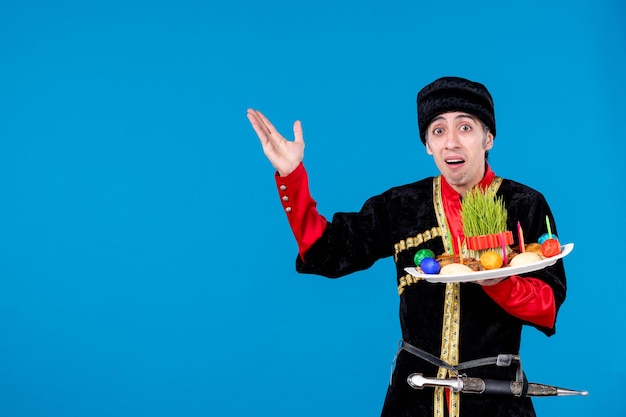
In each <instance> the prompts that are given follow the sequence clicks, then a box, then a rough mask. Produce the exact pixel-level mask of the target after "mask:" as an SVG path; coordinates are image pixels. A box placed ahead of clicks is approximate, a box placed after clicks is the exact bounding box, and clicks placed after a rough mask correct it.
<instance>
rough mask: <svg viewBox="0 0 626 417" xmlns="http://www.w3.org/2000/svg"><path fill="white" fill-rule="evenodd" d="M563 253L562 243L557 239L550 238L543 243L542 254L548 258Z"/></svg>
mask: <svg viewBox="0 0 626 417" xmlns="http://www.w3.org/2000/svg"><path fill="white" fill-rule="evenodd" d="M559 253H561V244H560V243H559V241H558V240H556V239H548V240H546V241H545V242H543V243H542V244H541V254H542V255H543V256H545V257H546V258H550V257H552V256H556V255H558V254H559Z"/></svg>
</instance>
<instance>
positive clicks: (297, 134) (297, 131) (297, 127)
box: [293, 120, 304, 142]
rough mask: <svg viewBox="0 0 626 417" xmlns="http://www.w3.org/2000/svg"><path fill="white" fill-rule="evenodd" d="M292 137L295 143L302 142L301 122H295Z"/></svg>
mask: <svg viewBox="0 0 626 417" xmlns="http://www.w3.org/2000/svg"><path fill="white" fill-rule="evenodd" d="M293 136H294V141H295V142H304V132H303V131H302V122H300V120H296V121H295V123H294V124H293Z"/></svg>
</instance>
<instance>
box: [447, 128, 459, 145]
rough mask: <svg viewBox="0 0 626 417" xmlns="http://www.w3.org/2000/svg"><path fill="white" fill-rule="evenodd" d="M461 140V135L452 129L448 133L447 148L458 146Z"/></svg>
mask: <svg viewBox="0 0 626 417" xmlns="http://www.w3.org/2000/svg"><path fill="white" fill-rule="evenodd" d="M460 143H461V142H460V140H459V135H457V134H456V132H454V131H452V132H448V134H447V135H446V142H445V144H446V148H449V149H450V148H457V147H458V146H459V144H460Z"/></svg>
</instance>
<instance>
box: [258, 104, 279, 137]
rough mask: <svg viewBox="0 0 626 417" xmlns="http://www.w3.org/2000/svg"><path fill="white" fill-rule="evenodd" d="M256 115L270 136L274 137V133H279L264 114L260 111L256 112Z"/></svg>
mask: <svg viewBox="0 0 626 417" xmlns="http://www.w3.org/2000/svg"><path fill="white" fill-rule="evenodd" d="M255 114H256V115H257V116H258V118H259V120H260V121H261V122H262V123H263V125H264V126H265V128H266V129H267V132H268V134H270V135H273V134H274V133H278V130H276V128H275V127H274V125H273V124H272V122H270V121H269V119H268V118H267V117H265V115H264V114H263V113H261V112H260V111H258V110H255Z"/></svg>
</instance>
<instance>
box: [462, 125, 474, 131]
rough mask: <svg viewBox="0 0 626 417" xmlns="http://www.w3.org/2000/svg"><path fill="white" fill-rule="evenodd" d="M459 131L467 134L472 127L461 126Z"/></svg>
mask: <svg viewBox="0 0 626 417" xmlns="http://www.w3.org/2000/svg"><path fill="white" fill-rule="evenodd" d="M461 130H462V131H463V132H469V131H470V130H472V127H471V126H470V125H462V126H461Z"/></svg>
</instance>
